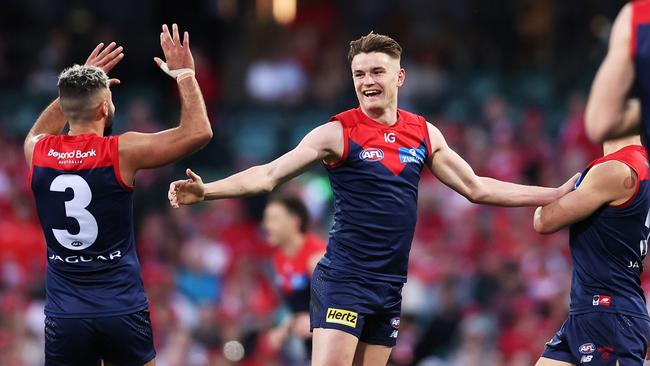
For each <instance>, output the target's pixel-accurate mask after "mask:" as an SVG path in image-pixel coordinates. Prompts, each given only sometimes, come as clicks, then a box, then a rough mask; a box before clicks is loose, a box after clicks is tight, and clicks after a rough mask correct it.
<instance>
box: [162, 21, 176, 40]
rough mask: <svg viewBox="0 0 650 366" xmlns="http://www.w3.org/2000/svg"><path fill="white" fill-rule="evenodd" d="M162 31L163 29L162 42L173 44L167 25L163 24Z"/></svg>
mask: <svg viewBox="0 0 650 366" xmlns="http://www.w3.org/2000/svg"><path fill="white" fill-rule="evenodd" d="M162 29H163V32H162V39H163V41H164V42H166V43H168V44H174V40H173V39H172V36H171V34H169V27H167V24H163V26H162Z"/></svg>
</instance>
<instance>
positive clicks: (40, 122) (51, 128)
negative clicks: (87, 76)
mask: <svg viewBox="0 0 650 366" xmlns="http://www.w3.org/2000/svg"><path fill="white" fill-rule="evenodd" d="M116 46H117V45H116V44H115V42H111V43H110V44H109V45H108V46H106V48H104V44H103V43H100V44H98V45H97V47H95V49H94V50H93V51H92V52H91V53H90V56H88V59H86V63H85V64H84V65H87V66H97V67H99V68H101V69H102V70H104V72H106V73H108V72H109V71H111V70H112V69H113V67H115V65H117V64H118V62H120V61H121V60H122V58H123V57H124V54H123V53H122V46H120V47H117V48H116ZM119 83H120V81H119V80H118V79H110V80H109V84H110V85H117V84H119ZM66 122H67V119H66V117H65V115H64V114H63V111H62V110H61V105H60V103H59V98H56V99H55V100H54V101H53V102H52V103H50V105H49V106H47V108H45V110H44V111H43V112H42V113H41V115H40V116H39V117H38V119H36V122H34V125H33V126H32V128H31V129H30V130H29V133H28V134H27V137H26V138H25V142H24V144H23V149H24V153H25V159H26V160H27V165H31V163H32V152H33V151H34V145H36V143H37V142H38V141H39V140H40V139H42V138H43V137H44V136H46V135H58V134H60V133H61V131H63V128H64V127H65V124H66Z"/></svg>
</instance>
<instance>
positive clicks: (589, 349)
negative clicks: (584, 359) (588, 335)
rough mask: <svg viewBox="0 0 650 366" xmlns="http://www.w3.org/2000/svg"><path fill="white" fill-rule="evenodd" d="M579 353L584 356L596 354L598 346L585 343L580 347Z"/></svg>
mask: <svg viewBox="0 0 650 366" xmlns="http://www.w3.org/2000/svg"><path fill="white" fill-rule="evenodd" d="M579 351H580V353H581V354H583V355H588V354H591V353H594V351H596V345H594V344H593V343H585V344H583V345H582V346H580V350H579Z"/></svg>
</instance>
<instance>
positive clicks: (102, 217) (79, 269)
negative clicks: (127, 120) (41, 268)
mask: <svg viewBox="0 0 650 366" xmlns="http://www.w3.org/2000/svg"><path fill="white" fill-rule="evenodd" d="M118 139H119V136H110V137H102V136H97V135H90V134H88V135H76V136H48V137H45V138H43V139H42V140H40V141H39V142H38V143H37V144H36V146H35V147H34V153H33V158H32V169H31V172H30V181H31V186H32V191H33V193H34V197H35V200H36V208H37V210H38V216H39V218H40V221H41V226H42V227H43V233H44V234H45V241H46V242H47V257H48V260H47V275H46V300H45V314H46V315H47V316H53V317H63V318H65V317H67V318H86V317H103V316H117V315H125V314H130V313H134V312H137V311H140V310H144V309H146V308H147V307H148V304H147V299H146V297H145V293H144V287H143V285H142V279H141V278H140V263H139V262H138V258H137V256H136V250H135V239H134V231H133V186H130V185H129V184H127V183H126V182H124V181H123V180H122V178H121V175H120V169H119V157H118Z"/></svg>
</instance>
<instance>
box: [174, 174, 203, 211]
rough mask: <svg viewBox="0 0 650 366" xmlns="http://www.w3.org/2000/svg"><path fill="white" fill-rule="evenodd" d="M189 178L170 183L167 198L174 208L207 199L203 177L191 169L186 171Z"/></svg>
mask: <svg viewBox="0 0 650 366" xmlns="http://www.w3.org/2000/svg"><path fill="white" fill-rule="evenodd" d="M185 174H187V177H188V178H189V179H183V180H177V181H175V182H172V183H171V184H170V185H169V192H167V198H168V199H169V204H170V205H171V206H172V207H173V208H178V207H180V205H191V204H194V203H197V202H201V201H203V200H204V199H205V186H204V185H203V180H201V177H200V176H199V175H197V174H196V173H194V172H193V171H192V170H191V169H187V170H186V171H185Z"/></svg>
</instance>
